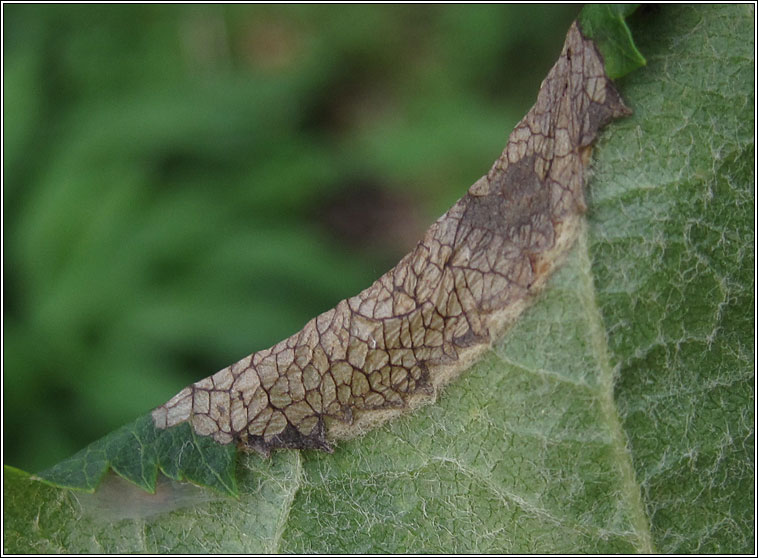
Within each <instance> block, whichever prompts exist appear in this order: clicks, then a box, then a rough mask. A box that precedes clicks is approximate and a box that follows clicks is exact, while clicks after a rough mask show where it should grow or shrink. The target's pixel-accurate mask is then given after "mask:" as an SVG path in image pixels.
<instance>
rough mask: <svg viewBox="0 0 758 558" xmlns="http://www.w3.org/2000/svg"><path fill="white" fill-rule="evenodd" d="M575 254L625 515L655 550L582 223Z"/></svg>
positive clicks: (643, 545) (647, 549)
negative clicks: (618, 401)
mask: <svg viewBox="0 0 758 558" xmlns="http://www.w3.org/2000/svg"><path fill="white" fill-rule="evenodd" d="M577 244H578V248H579V249H578V250H577V252H578V256H579V262H580V269H581V272H580V274H579V277H580V278H581V284H580V286H579V289H578V293H579V295H580V296H581V297H582V298H583V300H584V301H585V304H583V305H582V306H583V307H584V308H585V312H586V316H587V323H588V324H589V334H590V335H589V339H590V342H591V349H590V351H591V353H592V354H593V355H594V357H595V362H596V365H597V367H598V370H599V382H598V385H599V387H600V390H599V391H598V395H599V401H600V409H601V412H602V414H603V416H604V417H605V421H606V424H607V425H608V429H609V432H610V434H611V448H612V450H613V460H614V462H615V464H616V467H617V470H618V473H619V475H620V478H621V492H620V493H621V496H622V498H623V499H624V501H625V502H626V504H627V510H628V512H629V519H630V521H631V523H632V526H633V528H634V534H635V535H636V538H637V541H636V543H635V544H636V546H637V549H638V550H639V552H641V553H643V554H655V553H656V552H657V551H656V549H655V546H654V545H653V540H652V536H651V532H650V529H651V524H650V518H649V517H648V515H647V512H646V511H645V506H644V504H643V501H642V487H641V486H640V484H639V482H638V481H637V475H636V472H635V470H634V464H633V463H632V455H631V452H630V451H629V449H628V439H627V436H626V432H625V431H624V428H623V426H622V423H621V417H620V416H619V412H618V407H617V406H616V400H615V399H614V380H613V378H614V369H613V366H612V365H611V361H610V357H609V347H608V336H607V334H606V329H605V326H604V322H603V317H602V314H601V313H600V308H599V306H598V304H597V297H596V296H595V295H596V289H595V281H594V278H593V275H592V260H591V257H590V253H589V238H588V226H587V223H586V221H585V222H584V223H583V225H582V227H581V229H580V232H579V237H578V239H577Z"/></svg>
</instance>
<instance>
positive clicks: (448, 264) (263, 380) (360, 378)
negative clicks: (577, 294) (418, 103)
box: [152, 24, 630, 455]
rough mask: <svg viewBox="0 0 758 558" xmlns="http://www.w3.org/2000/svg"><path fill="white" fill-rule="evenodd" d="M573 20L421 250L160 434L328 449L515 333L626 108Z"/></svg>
mask: <svg viewBox="0 0 758 558" xmlns="http://www.w3.org/2000/svg"><path fill="white" fill-rule="evenodd" d="M629 112H630V111H629V109H627V108H626V107H625V106H624V104H623V102H622V100H621V98H620V96H619V94H618V92H617V91H616V89H615V87H614V86H613V84H612V82H611V81H610V80H609V79H608V77H607V76H606V75H605V71H604V66H603V60H602V58H601V56H600V54H599V53H598V51H597V49H596V47H595V45H594V44H593V43H592V41H590V40H588V39H585V38H584V37H583V36H582V34H581V32H580V30H579V28H578V26H577V24H574V25H573V26H572V27H571V29H570V30H569V33H568V36H567V38H566V43H565V45H564V47H563V50H562V52H561V56H560V58H559V59H558V61H557V62H556V64H555V66H554V67H553V68H552V69H551V70H550V73H549V74H548V76H547V78H546V79H545V81H544V82H543V83H542V86H541V88H540V91H539V94H538V97H537V102H536V104H535V105H534V107H532V109H531V110H530V111H529V113H528V114H527V115H526V116H525V117H524V119H523V120H522V121H521V122H520V123H519V124H518V125H517V126H516V127H515V129H514V130H513V132H512V133H511V136H510V138H509V141H508V144H507V145H506V147H505V149H504V151H503V153H502V155H501V156H500V158H498V160H497V161H495V163H494V164H493V166H492V168H491V169H490V171H489V172H488V173H487V174H486V175H485V176H483V177H482V178H480V179H479V180H477V181H476V182H475V183H474V185H473V186H471V188H470V189H469V191H468V193H467V194H466V195H465V196H464V197H463V198H461V199H460V200H459V201H458V202H457V203H456V204H455V205H453V207H452V208H450V210H449V211H448V212H447V213H445V214H444V215H443V216H442V217H440V218H439V219H438V220H437V221H436V222H435V223H434V224H433V225H432V226H431V227H430V228H429V230H428V231H427V232H426V234H425V235H424V238H423V239H422V240H421V241H420V242H419V243H418V244H417V245H416V247H415V248H414V250H413V251H412V252H411V253H410V254H408V255H406V256H405V257H404V258H403V259H402V260H400V262H399V263H398V264H397V265H396V266H395V267H394V268H393V269H391V270H390V271H388V272H387V273H385V274H384V275H383V276H382V277H380V278H379V279H378V280H377V281H376V282H374V284H373V285H371V286H370V287H368V288H367V289H365V290H364V291H362V292H361V293H359V294H357V295H355V296H353V297H351V298H349V299H346V300H343V301H341V302H340V303H339V304H337V306H336V307H335V308H333V309H332V310H329V311H327V312H324V313H323V314H321V315H320V316H317V317H315V318H313V319H312V320H311V321H309V322H308V323H307V324H305V327H303V329H302V330H301V331H300V332H298V333H296V334H295V335H293V336H292V337H289V338H288V339H285V340H283V341H281V342H280V343H278V344H277V345H275V346H274V347H271V348H270V349H265V350H262V351H259V352H257V353H253V354H252V355H249V356H247V357H245V358H244V359H242V360H241V361H239V362H237V363H235V364H232V365H231V366H229V367H227V368H224V369H223V370H221V371H219V372H217V373H216V374H214V375H213V376H210V377H209V378H206V379H204V380H201V381H199V382H197V383H195V384H193V385H191V386H189V387H187V388H185V389H183V390H182V391H181V392H179V393H178V394H177V395H176V396H174V397H173V398H172V399H170V400H169V401H168V402H167V403H165V404H164V405H161V406H160V407H158V408H156V409H155V410H154V411H153V412H152V417H153V421H154V424H155V426H156V427H157V428H161V429H165V428H170V427H172V426H176V425H178V424H181V423H183V422H189V423H190V424H191V425H192V427H193V428H194V430H195V432H196V433H197V434H200V435H203V436H212V437H213V438H214V439H215V440H216V441H217V442H219V443H221V444H228V443H231V442H232V441H236V442H237V443H238V444H239V445H240V446H243V447H247V448H252V449H255V450H257V451H259V452H261V453H262V454H264V455H268V454H269V453H270V451H271V450H272V449H277V448H295V449H321V450H325V451H331V445H330V442H331V441H334V440H338V439H345V438H349V437H353V436H356V435H358V434H360V433H362V432H364V431H366V430H367V429H368V428H371V427H373V426H375V425H377V424H379V423H382V422H384V421H386V420H388V419H390V418H392V417H393V416H396V415H398V414H400V413H402V412H407V411H408V410H410V409H414V408H416V407H418V406H419V405H421V404H423V403H427V402H430V401H433V400H434V399H435V397H436V394H437V392H438V390H439V389H440V388H441V387H442V386H443V385H445V384H446V383H447V382H449V381H450V380H451V379H453V378H455V377H456V376H458V375H459V374H460V373H461V372H463V371H464V370H466V369H467V368H468V367H469V366H470V364H471V363H472V362H473V361H474V360H475V359H476V357H477V356H478V355H479V354H481V352H483V351H484V350H485V349H487V348H488V347H489V345H490V343H491V342H492V340H493V339H494V338H495V337H497V336H498V335H499V334H501V333H502V331H503V330H504V329H505V328H507V327H508V326H509V325H511V324H512V323H513V322H514V321H515V320H516V319H517V317H518V316H519V314H520V313H521V312H522V311H523V310H524V308H525V307H526V306H527V304H528V303H529V301H530V300H531V299H532V298H533V296H534V294H535V293H537V292H538V291H539V290H540V289H541V288H542V287H543V286H544V284H545V282H546V280H547V278H548V277H549V275H550V274H551V272H552V271H553V270H554V269H555V267H556V266H557V265H558V264H559V263H560V261H561V258H562V257H563V255H564V254H565V253H566V252H567V251H568V249H569V248H570V247H571V245H572V244H573V242H574V240H575V237H576V234H577V231H578V226H579V223H580V219H581V218H582V213H583V211H584V209H585V204H584V192H583V186H584V180H585V168H586V166H587V164H588V158H589V149H590V145H591V143H592V142H593V141H594V139H595V137H596V136H597V133H598V131H599V130H600V129H601V128H602V127H603V126H604V125H605V124H607V123H608V122H610V121H611V120H612V119H614V118H618V117H621V116H624V115H626V114H629Z"/></svg>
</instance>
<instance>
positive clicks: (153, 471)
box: [39, 415, 237, 496]
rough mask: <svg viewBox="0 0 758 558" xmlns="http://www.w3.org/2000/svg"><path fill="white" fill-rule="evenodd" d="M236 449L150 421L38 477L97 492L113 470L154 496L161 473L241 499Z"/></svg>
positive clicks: (142, 421)
mask: <svg viewBox="0 0 758 558" xmlns="http://www.w3.org/2000/svg"><path fill="white" fill-rule="evenodd" d="M235 457H236V449H235V448H234V447H232V446H221V445H219V444H217V443H215V442H214V441H213V440H211V439H210V438H208V437H205V436H197V435H196V434H195V433H194V432H193V431H192V429H191V428H189V426H188V425H180V426H179V427H177V428H172V429H170V430H159V429H157V428H155V426H153V420H152V418H151V417H150V416H149V415H147V416H143V417H140V418H139V419H137V420H136V421H135V422H134V423H132V424H129V425H127V426H124V427H122V428H119V429H118V430H117V431H116V432H113V433H112V434H109V435H108V436H106V437H105V438H103V439H101V440H98V441H97V442H95V443H93V444H90V445H89V446H87V447H86V448H84V449H83V450H82V451H80V452H79V453H77V454H76V455H74V456H72V457H70V458H69V459H66V460H64V461H62V462H61V463H58V464H57V465H55V466H53V467H51V468H50V469H47V470H45V471H44V472H42V473H40V474H39V478H40V479H41V480H43V481H45V482H47V483H49V484H51V485H52V486H60V487H65V488H76V489H79V490H85V491H87V492H92V491H94V490H95V489H96V488H97V486H98V485H99V484H100V481H101V480H102V478H103V477H104V476H105V474H106V473H107V471H108V469H109V468H112V469H113V471H115V472H116V473H117V474H118V475H120V476H121V477H123V478H124V479H127V480H129V481H131V482H133V483H134V484H136V485H137V486H139V487H141V488H142V489H144V490H147V491H149V492H155V490H156V480H157V477H158V469H160V470H161V471H162V472H163V473H164V474H165V475H166V476H167V477H168V478H170V479H174V480H177V481H183V480H186V481H190V482H194V483H195V484H197V485H200V486H206V487H209V488H212V489H215V490H217V491H219V492H222V493H227V494H230V495H232V496H236V495H237V483H236V478H235V470H234V469H235Z"/></svg>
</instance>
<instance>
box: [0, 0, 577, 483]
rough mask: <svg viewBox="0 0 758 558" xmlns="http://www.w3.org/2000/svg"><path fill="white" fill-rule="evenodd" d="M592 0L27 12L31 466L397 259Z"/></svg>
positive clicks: (16, 290) (485, 163)
mask: <svg viewBox="0 0 758 558" xmlns="http://www.w3.org/2000/svg"><path fill="white" fill-rule="evenodd" d="M578 11H579V8H578V7H576V6H566V5H561V6H536V5H527V6H497V5H494V6H493V5H487V6H453V5H444V6H408V5H400V6H366V5H361V6H345V5H341V6H335V5H331V6H314V5H300V6H262V5H254V6H243V5H235V6H214V5H190V6H177V5H121V6H90V5H7V4H6V5H5V6H3V15H4V18H3V21H4V23H3V41H4V48H5V60H4V64H5V69H4V80H5V84H4V92H3V93H4V103H5V105H4V107H5V108H4V114H3V119H4V124H3V133H4V161H5V164H4V169H3V172H4V180H3V187H4V188H3V201H4V213H3V232H4V240H3V250H4V252H3V263H4V276H3V292H4V308H3V321H4V331H3V342H4V344H3V365H4V376H3V416H4V428H3V432H4V452H5V453H4V455H5V458H4V460H5V463H6V464H9V465H14V466H17V467H21V468H23V469H26V470H29V471H37V470H40V469H42V468H45V467H47V466H50V465H52V464H54V463H56V462H57V461H60V460H61V459H63V458H65V457H68V456H69V455H71V454H73V453H74V452H76V451H78V450H79V449H81V448H82V447H84V446H85V445H86V444H87V443H89V442H92V441H94V440H95V439H97V438H98V437H100V436H103V435H105V434H107V433H108V432H110V431H111V430H113V429H114V428H116V427H118V426H121V425H122V424H124V423H126V422H129V421H131V420H133V419H134V418H136V417H137V416H139V415H142V414H144V413H146V412H148V411H149V410H150V409H151V408H153V407H155V406H156V405H159V404H161V403H163V402H164V401H165V400H166V399H168V398H169V397H171V396H173V395H174V394H175V393H176V392H177V391H179V390H180V389H181V388H182V387H184V386H185V385H186V384H189V383H191V382H193V381H196V380H198V379H200V378H203V377H205V376H207V375H209V374H211V373H213V372H215V371H217V370H218V369H220V368H223V367H224V366H226V365H228V364H230V363H232V362H234V361H236V360H238V359H240V358H242V357H243V356H245V355H247V354H249V353H250V352H252V351H256V350H259V349H263V348H266V347H268V346H270V345H272V344H273V343H275V342H277V341H279V340H280V339H282V338H284V337H286V336H289V335H291V334H292V333H294V332H295V331H297V330H298V329H299V328H300V327H302V325H303V324H304V323H305V322H306V321H307V320H308V319H309V318H311V317H313V316H315V315H316V314H318V313H319V312H323V311H325V310H327V309H329V308H330V307H332V306H333V305H334V304H336V303H337V302H338V301H339V300H340V299H341V298H344V297H346V296H350V295H352V294H355V293H357V292H358V291H359V290H361V289H363V288H365V287H367V286H368V285H369V284H370V283H371V282H372V281H373V280H374V279H376V278H377V277H378V276H379V275H381V274H382V273H383V272H384V271H386V270H387V269H389V268H390V267H391V266H392V265H394V263H395V262H396V261H397V260H398V259H399V258H400V257H401V256H402V255H403V254H404V253H405V252H406V251H408V250H409V249H410V248H411V247H412V246H413V244H414V243H415V242H416V240H418V238H419V237H420V236H421V234H422V233H423V231H424V230H425V229H426V227H427V226H428V225H429V224H430V223H431V222H432V221H433V220H434V219H436V218H437V217H438V216H439V215H441V214H442V213H443V212H444V211H445V210H446V209H447V208H448V207H449V206H450V205H451V204H452V203H453V202H454V201H455V200H456V199H457V198H459V197H460V196H461V195H463V193H464V192H465V190H466V189H467V188H468V186H469V185H470V184H471V183H473V182H474V181H475V180H476V179H477V178H479V177H480V176H481V175H482V174H484V173H485V172H486V171H487V170H488V169H489V167H490V165H491V163H492V162H493V161H494V160H495V158H496V157H497V156H498V155H499V154H500V151H501V150H502V148H503V146H504V145H505V141H506V138H507V135H508V133H509V132H510V130H511V128H512V127H513V125H514V124H515V123H516V122H517V121H518V120H519V119H520V118H521V117H522V116H523V114H524V113H525V112H526V111H527V110H528V108H529V107H530V106H531V104H532V103H533V101H534V99H535V96H536V92H537V89H538V88H539V84H540V82H541V80H542V79H543V78H544V76H545V74H546V73H547V70H548V69H549V68H550V66H551V65H552V63H553V61H554V60H555V59H556V58H557V55H558V53H559V51H560V47H561V45H562V43H563V39H564V36H565V33H566V31H567V29H568V26H569V24H570V22H571V20H572V19H573V18H574V17H575V16H576V15H577V13H578Z"/></svg>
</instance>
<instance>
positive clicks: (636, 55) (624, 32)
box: [579, 4, 647, 79]
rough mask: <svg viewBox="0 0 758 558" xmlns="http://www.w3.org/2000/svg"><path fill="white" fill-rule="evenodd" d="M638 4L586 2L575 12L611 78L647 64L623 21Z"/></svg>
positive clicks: (583, 30)
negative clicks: (577, 13) (598, 51)
mask: <svg viewBox="0 0 758 558" xmlns="http://www.w3.org/2000/svg"><path fill="white" fill-rule="evenodd" d="M638 6H639V4H588V5H587V6H585V7H584V8H582V12H581V13H580V14H579V25H580V26H581V28H582V33H584V35H585V36H586V37H589V38H590V39H593V40H594V41H595V43H596V44H597V46H598V48H599V49H600V52H601V54H602V55H603V58H604V59H605V72H606V73H607V74H608V77H610V78H611V79H616V78H620V77H622V76H625V75H626V74H628V73H629V72H631V71H632V70H636V69H637V68H639V67H641V66H644V65H645V64H647V62H646V61H645V57H644V56H642V54H641V53H640V51H639V50H637V46H636V45H635V44H634V39H633V38H632V32H631V31H630V30H629V26H628V25H627V23H626V18H627V17H628V16H630V15H631V14H632V13H633V12H634V11H635V10H636V9H637V7H638Z"/></svg>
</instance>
